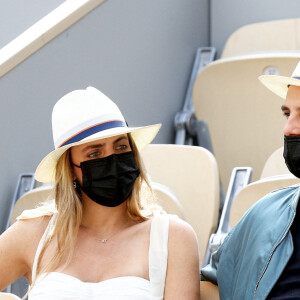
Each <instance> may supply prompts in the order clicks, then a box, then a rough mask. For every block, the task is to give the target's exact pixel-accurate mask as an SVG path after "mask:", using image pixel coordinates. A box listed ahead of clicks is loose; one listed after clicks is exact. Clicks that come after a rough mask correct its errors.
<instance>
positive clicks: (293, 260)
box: [201, 62, 300, 300]
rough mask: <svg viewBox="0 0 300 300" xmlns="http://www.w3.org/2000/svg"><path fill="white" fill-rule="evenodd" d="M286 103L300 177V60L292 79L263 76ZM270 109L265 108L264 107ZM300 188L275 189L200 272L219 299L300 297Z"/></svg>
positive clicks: (292, 161)
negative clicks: (213, 286)
mask: <svg viewBox="0 0 300 300" xmlns="http://www.w3.org/2000/svg"><path fill="white" fill-rule="evenodd" d="M259 79H260V80H261V82H262V83H263V84H264V85H265V86H266V87H267V88H269V89H270V90H271V91H273V92H274V93H275V94H277V95H278V96H280V97H282V98H284V99H285V102H284V104H283V105H282V111H283V114H284V115H285V116H286V119H287V120H286V124H285V127H284V158H285V162H286V165H287V167H288V168H289V170H290V172H291V173H293V174H294V175H295V176H297V177H299V178H300V62H299V63H298V65H297V67H296V69H295V71H294V72H293V74H292V77H291V78H290V77H283V76H271V75H263V76H260V77H259ZM266 109H267V108H266ZM299 196H300V185H296V186H292V187H287V188H284V189H280V190H278V191H274V192H272V193H270V194H268V195H267V196H265V197H264V198H263V199H261V200H260V201H259V202H257V203H256V204H255V205H253V206H252V207H251V208H250V209H249V210H248V212H247V213H246V214H245V215H244V217H243V218H242V219H241V221H240V222H239V223H238V224H237V226H236V227H235V228H233V230H232V231H231V232H230V233H229V234H228V236H227V238H226V239H225V241H224V243H223V244H222V245H221V247H220V248H219V249H218V251H216V252H215V253H214V254H213V256H212V260H211V263H210V264H209V265H208V266H206V267H205V268H203V269H202V270H201V275H202V279H204V280H209V281H212V282H214V283H217V284H218V286H219V292H220V297H221V299H222V300H223V299H225V300H227V299H230V300H245V299H260V300H261V299H272V300H274V299H280V300H282V299H300V204H299V205H297V204H298V200H299Z"/></svg>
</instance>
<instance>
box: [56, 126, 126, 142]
mask: <svg viewBox="0 0 300 300" xmlns="http://www.w3.org/2000/svg"><path fill="white" fill-rule="evenodd" d="M117 127H127V125H126V123H125V122H123V121H120V120H111V121H107V122H102V123H99V124H95V125H93V126H90V127H88V128H86V129H84V130H81V131H79V132H78V133H76V134H74V135H73V136H71V137H70V138H68V139H67V140H65V141H64V142H63V143H61V144H60V145H59V146H58V147H57V148H61V147H63V146H66V145H69V144H72V143H76V142H80V141H81V140H83V139H85V138H87V137H89V136H90V135H93V134H95V133H98V132H100V131H103V130H107V129H111V128H117Z"/></svg>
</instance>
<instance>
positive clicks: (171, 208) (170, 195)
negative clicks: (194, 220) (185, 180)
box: [151, 182, 185, 220]
mask: <svg viewBox="0 0 300 300" xmlns="http://www.w3.org/2000/svg"><path fill="white" fill-rule="evenodd" d="M151 187H152V189H153V192H154V194H155V195H156V198H157V201H158V204H159V205H160V206H161V207H162V208H163V209H164V211H165V212H167V213H168V214H172V215H177V216H178V217H179V218H181V219H182V220H185V217H184V212H183V207H182V205H181V202H180V201H179V199H178V198H177V197H176V195H175V193H174V192H173V191H172V190H171V189H170V188H169V187H167V186H165V185H163V184H160V183H157V182H151Z"/></svg>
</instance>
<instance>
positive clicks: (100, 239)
mask: <svg viewBox="0 0 300 300" xmlns="http://www.w3.org/2000/svg"><path fill="white" fill-rule="evenodd" d="M80 226H81V227H82V228H83V229H85V230H87V231H91V232H93V233H94V234H96V235H98V232H97V231H95V230H93V229H91V228H88V227H86V226H84V225H82V224H81V225H80ZM127 227H129V226H127ZM127 227H125V228H127ZM123 229H124V228H122V229H120V230H117V231H116V232H115V233H113V234H112V235H111V236H110V237H108V238H105V239H103V238H96V240H97V241H100V242H101V243H103V244H106V243H107V241H109V240H110V239H111V238H112V237H113V236H115V235H116V234H117V233H119V232H120V231H122V230H123Z"/></svg>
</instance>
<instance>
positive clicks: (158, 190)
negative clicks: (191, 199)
mask: <svg viewBox="0 0 300 300" xmlns="http://www.w3.org/2000/svg"><path fill="white" fill-rule="evenodd" d="M151 186H152V188H153V192H154V193H155V194H156V197H157V200H158V204H159V205H161V206H162V207H163V209H164V210H165V211H166V212H167V213H169V214H174V215H177V216H178V217H179V218H181V219H183V220H184V213H183V208H182V205H181V203H180V201H179V200H178V199H177V197H176V195H175V193H174V192H173V191H172V190H171V189H170V188H169V187H167V186H164V185H162V184H159V183H156V182H151ZM52 194H53V191H52V186H42V187H39V188H36V189H33V190H31V191H29V192H27V193H25V194H24V195H23V196H22V197H21V198H20V199H19V200H18V201H17V203H16V205H15V207H14V209H13V212H12V216H11V221H10V222H11V224H13V223H14V222H15V221H16V218H17V217H18V216H19V215H20V214H21V213H22V212H23V211H24V210H26V209H32V208H35V207H37V206H38V205H39V204H40V203H42V202H44V201H46V200H49V199H50V197H51V195H52Z"/></svg>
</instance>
